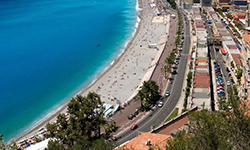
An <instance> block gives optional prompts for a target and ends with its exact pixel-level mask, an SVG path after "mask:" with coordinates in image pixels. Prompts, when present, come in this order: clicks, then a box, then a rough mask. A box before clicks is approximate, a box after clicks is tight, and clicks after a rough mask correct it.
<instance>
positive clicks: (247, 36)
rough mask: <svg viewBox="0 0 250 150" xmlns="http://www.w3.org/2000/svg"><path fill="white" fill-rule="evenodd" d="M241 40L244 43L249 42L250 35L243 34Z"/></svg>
mask: <svg viewBox="0 0 250 150" xmlns="http://www.w3.org/2000/svg"><path fill="white" fill-rule="evenodd" d="M243 38H244V40H245V41H246V42H250V35H249V34H247V33H245V34H243Z"/></svg>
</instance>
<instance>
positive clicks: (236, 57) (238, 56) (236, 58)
mask: <svg viewBox="0 0 250 150" xmlns="http://www.w3.org/2000/svg"><path fill="white" fill-rule="evenodd" d="M231 55H232V57H233V60H234V62H235V63H236V65H241V64H240V59H241V56H240V54H231Z"/></svg>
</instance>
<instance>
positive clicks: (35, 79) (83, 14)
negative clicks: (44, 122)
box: [0, 0, 138, 141]
mask: <svg viewBox="0 0 250 150" xmlns="http://www.w3.org/2000/svg"><path fill="white" fill-rule="evenodd" d="M136 3H137V2H136V1H135V0H129V1H128V0H17V1H16V0H15V1H9V0H0V104H1V105H0V119H1V122H0V134H3V135H4V140H5V141H9V140H10V139H12V138H14V137H15V136H17V135H18V134H20V133H22V132H24V131H25V130H27V129H29V128H30V127H32V126H34V125H35V124H37V123H39V120H41V119H45V118H46V117H48V116H49V115H51V114H52V113H53V112H55V110H56V109H58V108H59V106H60V105H62V104H63V103H66V102H67V101H69V100H70V99H71V97H72V96H74V95H75V94H76V93H77V92H79V91H80V90H81V89H83V88H84V87H87V86H88V85H89V84H90V83H91V82H92V81H93V80H94V79H95V78H96V77H97V75H98V74H100V73H101V72H102V71H103V70H104V68H106V67H107V66H109V65H110V63H111V62H112V61H113V60H114V59H115V58H116V57H117V56H118V55H119V54H120V53H121V52H122V51H123V49H124V46H125V44H126V43H127V41H128V40H130V39H131V38H132V33H133V32H134V31H135V24H136V22H137V14H138V12H137V10H136Z"/></svg>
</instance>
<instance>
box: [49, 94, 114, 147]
mask: <svg viewBox="0 0 250 150" xmlns="http://www.w3.org/2000/svg"><path fill="white" fill-rule="evenodd" d="M103 111H104V107H103V103H102V102H101V99H100V97H99V95H97V94H95V93H89V94H88V95H87V97H82V96H80V95H77V96H76V97H74V98H72V100H71V101H70V103H69V104H68V113H69V116H70V117H69V118H67V116H66V115H65V114H60V115H58V116H57V121H56V122H55V123H52V124H51V123H48V124H47V126H46V127H47V130H48V137H51V138H52V140H50V142H49V145H48V148H47V149H48V150H63V149H71V150H78V149H86V150H92V149H93V150H102V149H112V148H114V146H115V144H114V143H113V142H110V141H108V140H106V139H107V138H108V137H110V134H111V133H112V132H113V131H114V130H115V129H116V124H115V122H112V123H110V124H109V123H108V122H107V121H106V120H105V118H104V117H103V115H104V113H103ZM101 131H102V134H101Z"/></svg>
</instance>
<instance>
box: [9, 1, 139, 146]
mask: <svg viewBox="0 0 250 150" xmlns="http://www.w3.org/2000/svg"><path fill="white" fill-rule="evenodd" d="M142 1H143V0H136V3H137V4H136V5H138V10H137V9H136V6H135V9H136V11H137V13H139V15H137V18H139V21H136V22H135V31H133V33H132V37H131V39H129V40H128V42H127V44H126V45H125V46H124V48H123V51H122V52H121V53H120V54H118V56H117V57H116V58H115V60H114V61H112V62H111V64H110V65H109V66H107V67H106V68H104V70H103V71H101V72H100V73H99V75H97V77H96V78H95V79H94V80H93V81H92V82H91V83H90V84H89V85H88V86H87V87H85V88H83V89H82V90H80V91H79V92H77V94H75V95H74V96H76V95H82V94H83V93H85V92H87V91H88V90H89V89H90V88H91V87H92V86H93V85H94V84H95V83H96V82H97V81H98V80H100V79H101V78H102V77H103V76H104V75H106V74H107V73H108V72H109V71H110V70H111V69H112V68H113V67H114V66H115V65H116V64H117V63H118V62H119V60H121V59H122V57H123V56H124V54H125V52H126V51H127V50H128V48H129V46H130V45H131V44H132V43H133V41H134V39H135V37H136V35H137V34H138V32H139V30H140V27H141V18H142V13H143V8H142ZM137 20H138V19H137ZM137 23H139V24H138V26H137V27H136V24H137ZM70 100H71V99H70ZM70 100H68V101H67V102H65V103H62V105H60V106H61V108H60V109H58V110H57V111H55V112H54V113H53V114H52V115H50V116H49V117H48V118H46V119H45V120H43V121H41V123H38V124H36V125H35V126H34V127H31V128H29V129H27V131H24V132H23V133H20V134H19V135H17V136H16V137H14V138H12V139H10V141H11V140H14V141H16V142H20V141H21V140H23V139H25V138H27V137H28V136H30V135H33V134H35V133H36V132H37V130H38V129H39V128H41V127H45V126H46V124H47V123H48V122H53V121H54V120H55V119H56V117H57V116H58V115H59V114H60V113H63V112H65V110H66V109H67V106H68V103H69V102H70Z"/></svg>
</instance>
